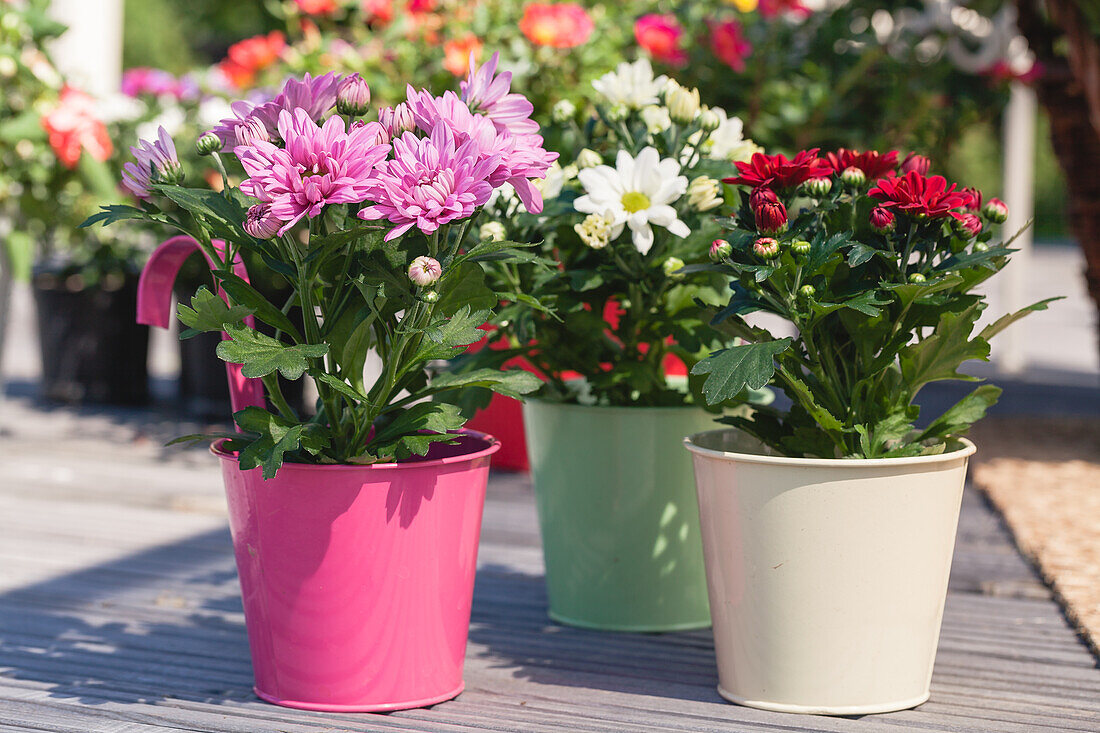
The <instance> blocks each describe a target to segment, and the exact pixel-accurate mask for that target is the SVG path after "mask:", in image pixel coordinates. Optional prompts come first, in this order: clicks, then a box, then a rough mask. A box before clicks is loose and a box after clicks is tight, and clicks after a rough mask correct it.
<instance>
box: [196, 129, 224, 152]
mask: <svg viewBox="0 0 1100 733" xmlns="http://www.w3.org/2000/svg"><path fill="white" fill-rule="evenodd" d="M221 149H222V141H221V140H220V139H218V136H217V135H215V134H214V133H212V132H206V133H203V134H202V135H200V136H199V139H198V140H196V141H195V152H197V153H198V154H199V155H210V154H211V153H217V152H218V151H220V150H221Z"/></svg>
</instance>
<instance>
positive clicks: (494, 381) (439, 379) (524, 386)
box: [429, 369, 542, 398]
mask: <svg viewBox="0 0 1100 733" xmlns="http://www.w3.org/2000/svg"><path fill="white" fill-rule="evenodd" d="M541 386H542V380H541V379H539V378H538V377H536V376H535V375H534V374H532V373H530V372H525V371H523V370H522V369H508V370H503V371H502V370H499V369H474V370H473V371H469V372H457V373H456V372H444V373H443V374H438V375H436V376H435V377H433V378H432V381H431V384H430V385H429V388H430V390H431V391H432V392H443V391H445V390H450V389H458V388H459V387H463V388H466V387H484V388H486V389H491V390H493V391H494V392H498V393H500V394H502V395H505V396H507V397H515V398H519V397H520V395H525V394H529V393H531V392H534V391H535V390H537V389H538V388H539V387H541Z"/></svg>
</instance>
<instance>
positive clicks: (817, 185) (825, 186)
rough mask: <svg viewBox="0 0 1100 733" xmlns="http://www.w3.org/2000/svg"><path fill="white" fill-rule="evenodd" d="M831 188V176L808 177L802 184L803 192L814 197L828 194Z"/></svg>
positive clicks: (817, 197)
mask: <svg viewBox="0 0 1100 733" xmlns="http://www.w3.org/2000/svg"><path fill="white" fill-rule="evenodd" d="M832 190H833V181H832V179H831V178H809V179H807V180H806V181H805V182H803V184H802V191H803V193H805V194H806V195H807V196H812V197H813V198H815V199H819V198H822V197H824V196H828V195H829V191H832Z"/></svg>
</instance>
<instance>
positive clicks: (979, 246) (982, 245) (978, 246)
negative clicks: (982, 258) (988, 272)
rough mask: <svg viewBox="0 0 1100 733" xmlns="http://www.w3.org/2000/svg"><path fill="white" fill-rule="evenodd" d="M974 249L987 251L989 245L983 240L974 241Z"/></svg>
mask: <svg viewBox="0 0 1100 733" xmlns="http://www.w3.org/2000/svg"><path fill="white" fill-rule="evenodd" d="M974 251H975V252H988V251H989V245H988V244H986V243H985V242H975V243H974Z"/></svg>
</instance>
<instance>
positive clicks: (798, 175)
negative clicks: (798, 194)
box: [722, 148, 833, 188]
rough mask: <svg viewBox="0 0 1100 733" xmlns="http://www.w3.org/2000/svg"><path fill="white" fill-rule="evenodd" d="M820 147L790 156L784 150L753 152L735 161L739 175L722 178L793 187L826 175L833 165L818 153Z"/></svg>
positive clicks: (733, 181)
mask: <svg viewBox="0 0 1100 733" xmlns="http://www.w3.org/2000/svg"><path fill="white" fill-rule="evenodd" d="M818 150H819V148H811V149H810V150H803V151H801V152H799V153H798V154H797V155H795V156H794V158H793V159H791V160H788V159H787V156H785V155H783V154H782V153H780V154H778V155H764V154H763V153H754V154H753V156H752V160H750V161H749V162H747V163H744V162H739V163H735V165H736V166H737V170H738V172H739V173H740V174H741V175H739V176H735V177H731V178H723V179H722V180H723V181H724V182H725V183H734V184H741V185H743V186H752V187H753V188H758V187H760V186H769V187H771V188H794V187H795V186H797V185H799V184H800V183H802V182H804V181H808V180H809V179H811V178H825V177H826V176H829V175H831V174H832V172H833V169H832V167H831V166H830V165H829V164H828V162H826V161H824V160H822V159H821V158H818V157H817V151H818Z"/></svg>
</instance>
